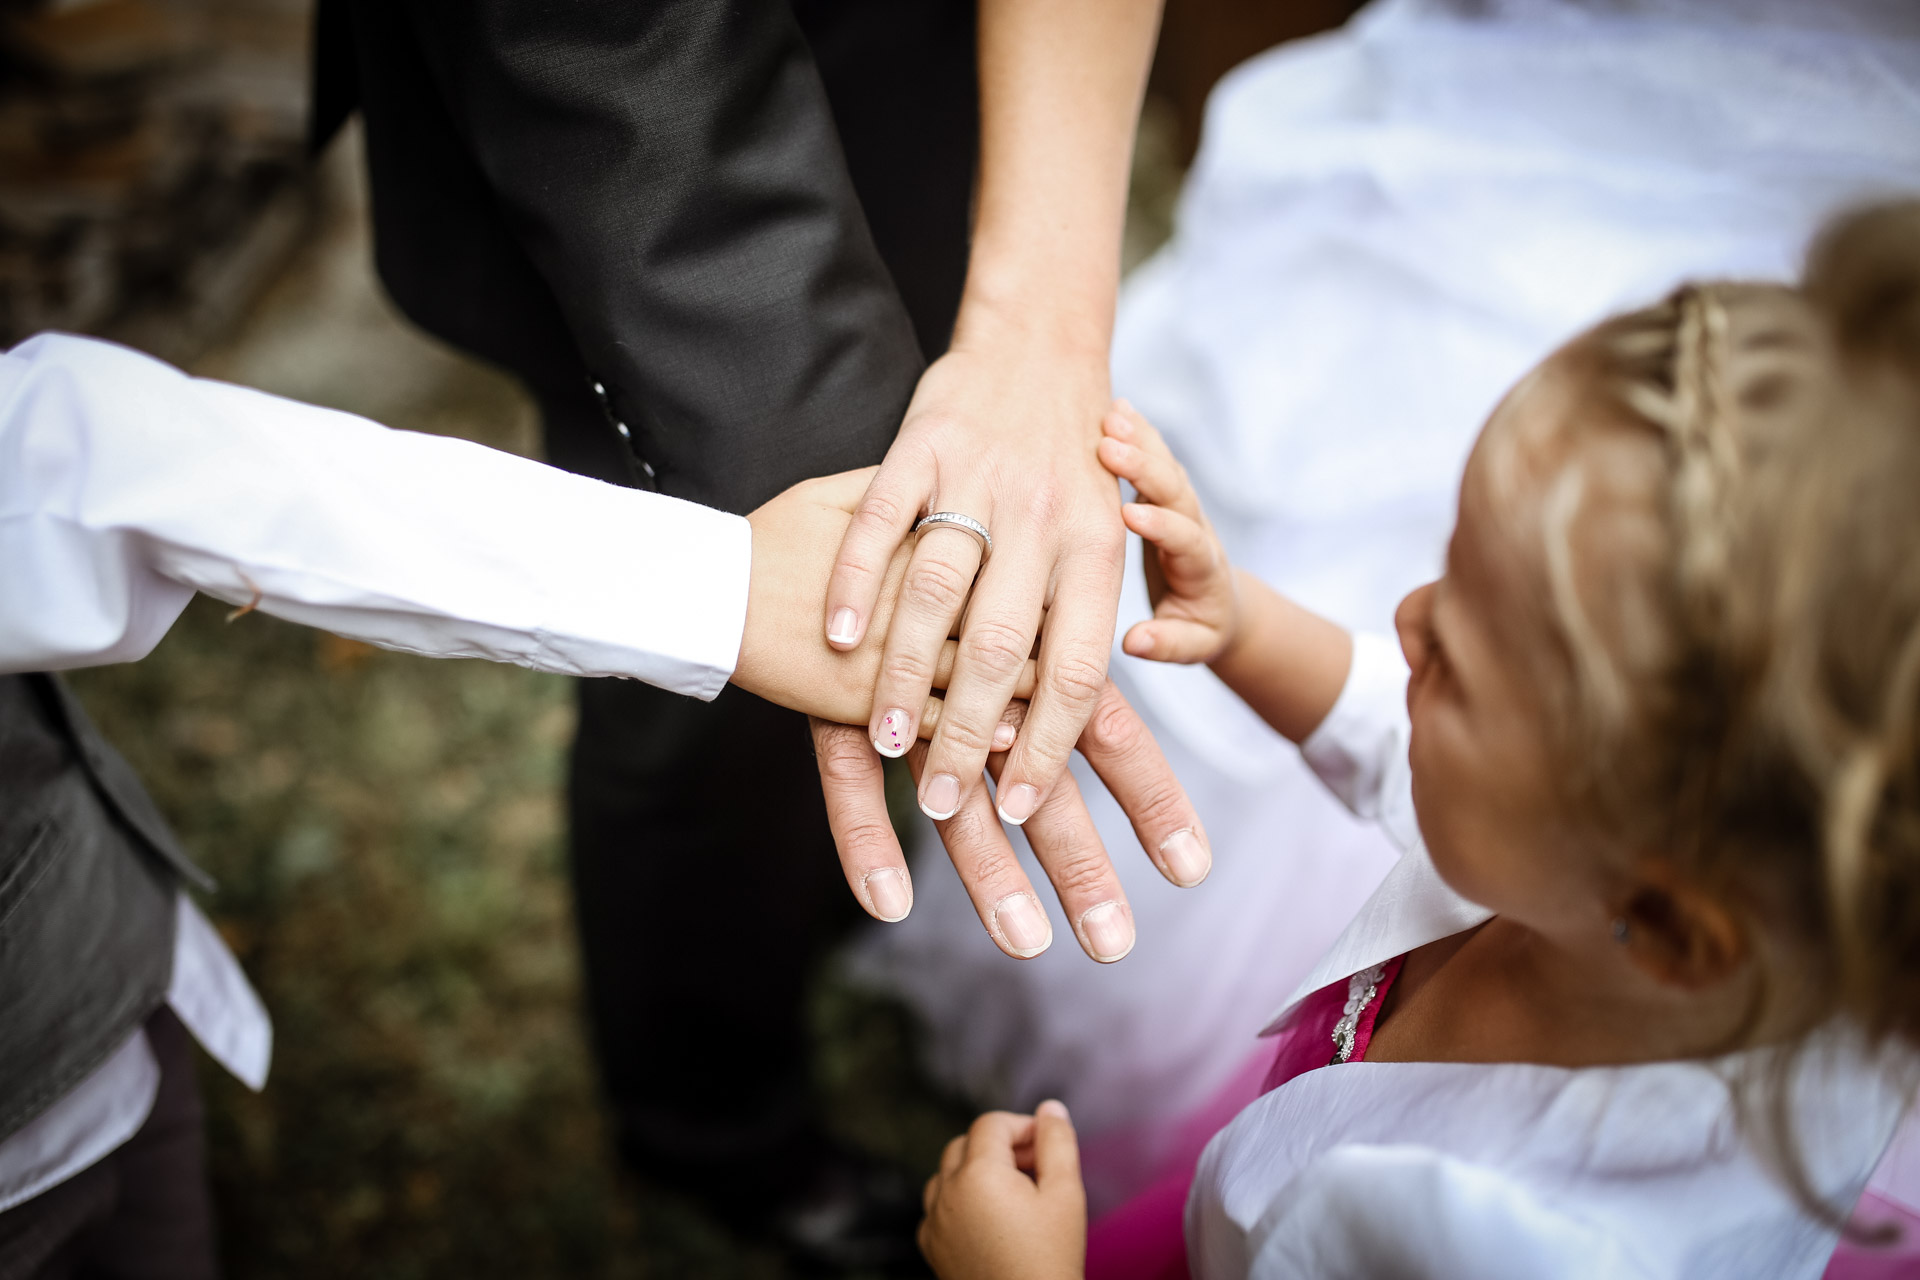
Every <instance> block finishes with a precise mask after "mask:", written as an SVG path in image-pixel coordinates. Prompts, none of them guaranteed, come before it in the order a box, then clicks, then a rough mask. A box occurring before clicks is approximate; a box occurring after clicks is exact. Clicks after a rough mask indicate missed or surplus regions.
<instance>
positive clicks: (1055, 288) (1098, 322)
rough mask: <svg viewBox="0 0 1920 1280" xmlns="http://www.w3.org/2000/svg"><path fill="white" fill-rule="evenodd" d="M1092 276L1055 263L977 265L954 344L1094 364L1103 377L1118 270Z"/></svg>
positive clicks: (969, 278) (971, 274)
mask: <svg viewBox="0 0 1920 1280" xmlns="http://www.w3.org/2000/svg"><path fill="white" fill-rule="evenodd" d="M1091 274H1092V273H1089V272H1085V271H1082V272H1072V271H1062V270H1060V269H1059V268H1058V266H1057V265H1056V266H1054V267H1052V268H1040V267H1037V266H1036V267H1035V268H1033V269H1022V268H1020V267H1018V266H1015V265H1013V264H1001V265H998V266H996V265H993V264H990V263H984V264H983V263H976V265H975V266H974V267H973V268H971V269H969V271H968V273H967V285H966V289H965V292H964V293H963V294H962V295H961V299H960V312H959V315H958V316H957V317H956V318H955V320H954V325H953V345H954V347H955V348H957V349H958V348H974V349H980V348H994V347H999V348H1005V347H1009V346H1011V347H1017V348H1019V349H1021V350H1024V351H1027V352H1029V353H1032V352H1038V353H1042V354H1043V355H1044V358H1046V359H1049V360H1054V361H1068V362H1074V363H1080V364H1085V365H1091V366H1096V367H1098V369H1099V371H1100V377H1101V379H1102V380H1103V381H1104V380H1105V378H1106V375H1107V365H1108V360H1109V355H1110V351H1111V348H1112V345H1113V312H1114V298H1115V295H1116V293H1117V292H1118V289H1119V279H1118V272H1117V271H1116V272H1115V273H1114V276H1113V278H1112V279H1111V280H1106V279H1100V278H1098V277H1097V276H1096V277H1094V278H1087V277H1088V276H1089V275H1091ZM1076 277H1078V278H1076Z"/></svg>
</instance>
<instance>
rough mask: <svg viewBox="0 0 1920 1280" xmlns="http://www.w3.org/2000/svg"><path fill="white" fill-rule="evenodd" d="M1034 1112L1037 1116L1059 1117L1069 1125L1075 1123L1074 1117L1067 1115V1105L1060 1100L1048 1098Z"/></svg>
mask: <svg viewBox="0 0 1920 1280" xmlns="http://www.w3.org/2000/svg"><path fill="white" fill-rule="evenodd" d="M1033 1110H1034V1114H1035V1115H1042V1116H1058V1117H1059V1118H1060V1119H1062V1120H1065V1121H1066V1122H1067V1123H1068V1124H1072V1123H1073V1117H1072V1116H1070V1115H1068V1114H1067V1104H1066V1103H1064V1102H1062V1101H1060V1100H1059V1099H1058V1098H1048V1099H1047V1100H1046V1101H1045V1102H1043V1103H1041V1104H1040V1105H1039V1106H1037V1107H1035V1108H1034V1109H1033Z"/></svg>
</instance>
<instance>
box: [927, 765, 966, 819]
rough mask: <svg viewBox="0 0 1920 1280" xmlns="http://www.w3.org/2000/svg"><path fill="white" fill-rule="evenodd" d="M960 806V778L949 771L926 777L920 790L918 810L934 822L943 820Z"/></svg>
mask: <svg viewBox="0 0 1920 1280" xmlns="http://www.w3.org/2000/svg"><path fill="white" fill-rule="evenodd" d="M959 807H960V779H958V778H956V777H954V776H953V775H952V774H950V773H936V774H934V775H933V776H932V777H931V778H928V779H927V785H926V786H925V787H924V788H922V789H921V792H920V812H922V813H924V814H926V815H927V816H928V817H929V818H932V819H933V820H935V821H936V822H944V821H946V820H947V819H948V818H951V817H952V816H953V811H954V810H955V809H958V808H959Z"/></svg>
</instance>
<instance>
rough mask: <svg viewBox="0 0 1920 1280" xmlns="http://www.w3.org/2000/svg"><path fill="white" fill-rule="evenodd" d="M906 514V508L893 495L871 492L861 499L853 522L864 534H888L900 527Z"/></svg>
mask: <svg viewBox="0 0 1920 1280" xmlns="http://www.w3.org/2000/svg"><path fill="white" fill-rule="evenodd" d="M904 514H905V508H903V507H902V506H901V505H900V503H899V502H898V501H897V500H895V499H894V498H893V497H892V496H890V495H888V494H884V493H869V494H867V496H866V497H865V498H863V499H862V500H861V502H860V509H859V510H858V511H855V512H854V513H853V524H854V527H855V528H856V529H857V530H858V531H859V532H860V533H862V534H866V535H878V534H886V533H891V532H893V531H894V530H895V529H897V528H899V527H900V523H901V521H902V519H903V518H904Z"/></svg>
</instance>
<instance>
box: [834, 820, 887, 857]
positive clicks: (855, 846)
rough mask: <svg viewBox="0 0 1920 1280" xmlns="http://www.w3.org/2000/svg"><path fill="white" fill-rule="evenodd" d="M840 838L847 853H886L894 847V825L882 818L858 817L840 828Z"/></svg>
mask: <svg viewBox="0 0 1920 1280" xmlns="http://www.w3.org/2000/svg"><path fill="white" fill-rule="evenodd" d="M838 840H839V844H840V848H841V852H842V853H845V854H849V855H860V854H885V853H889V852H891V851H892V848H893V841H894V835H893V827H892V826H891V825H890V824H888V823H887V822H885V821H884V820H882V819H880V818H873V817H863V818H856V819H854V820H853V821H852V822H849V823H847V824H845V825H844V826H842V827H841V828H840V830H839V833H838Z"/></svg>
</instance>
